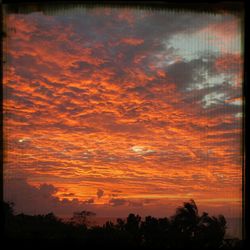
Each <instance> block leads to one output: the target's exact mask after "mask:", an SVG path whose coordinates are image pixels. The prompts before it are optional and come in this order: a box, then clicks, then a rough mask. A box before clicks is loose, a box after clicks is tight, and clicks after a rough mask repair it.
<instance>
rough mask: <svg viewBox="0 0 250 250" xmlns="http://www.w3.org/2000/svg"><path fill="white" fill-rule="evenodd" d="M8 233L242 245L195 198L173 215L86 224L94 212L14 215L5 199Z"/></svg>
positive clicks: (94, 243) (83, 241)
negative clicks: (67, 217)
mask: <svg viewBox="0 0 250 250" xmlns="http://www.w3.org/2000/svg"><path fill="white" fill-rule="evenodd" d="M3 211H4V217H5V222H6V223H5V235H6V236H7V237H8V238H11V239H43V240H44V239H62V240H66V239H67V240H73V242H74V243H75V244H76V242H77V244H80V245H81V246H82V247H83V248H84V247H91V248H92V249H94V248H100V247H102V248H117V249H120V248H125V249H129V248H144V249H169V248H187V249H188V248H191V249H192V248H224V249H231V248H234V247H236V246H241V245H242V241H240V240H238V239H224V235H225V231H226V219H225V217H224V216H223V215H219V216H218V217H215V216H212V217H211V216H209V215H208V213H203V214H202V215H201V216H199V213H198V208H197V206H196V204H195V202H194V200H190V201H189V202H185V203H184V204H183V206H181V207H179V208H177V209H176V213H175V214H174V215H173V216H172V217H171V218H170V219H168V218H155V217H152V216H147V217H146V218H145V220H144V221H142V219H141V217H140V216H139V215H135V214H129V215H128V217H127V218H126V220H123V219H117V222H116V223H113V222H111V221H107V222H106V223H105V224H104V225H103V226H102V227H100V226H95V227H87V218H88V217H89V216H93V215H94V213H92V212H89V211H81V212H75V213H74V214H73V217H72V218H71V220H70V221H69V222H63V221H62V220H61V219H59V218H57V217H56V216H55V215H54V214H53V213H49V214H46V215H33V216H31V215H25V214H17V215H14V210H13V204H11V203H3Z"/></svg>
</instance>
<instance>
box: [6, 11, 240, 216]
mask: <svg viewBox="0 0 250 250" xmlns="http://www.w3.org/2000/svg"><path fill="white" fill-rule="evenodd" d="M5 26H6V33H7V38H6V39H5V41H4V56H5V60H6V63H5V65H4V67H5V68H4V79H3V84H4V140H5V151H4V154H5V155H4V197H5V200H9V201H14V202H15V204H16V207H15V208H16V210H17V211H18V212H25V213H31V214H34V213H47V212H51V211H52V212H54V213H55V214H56V215H59V216H70V215H71V214H72V213H73V212H74V211H79V210H90V211H93V212H96V213H97V215H98V216H126V215H127V214H128V213H129V212H134V213H139V214H140V215H142V216H145V215H149V214H150V215H154V216H169V215H172V214H173V213H174V210H175V208H176V207H177V206H180V205H182V203H183V202H184V201H188V200H189V199H190V198H193V199H194V200H195V201H196V203H197V205H198V207H199V208H200V212H202V211H208V212H209V213H211V214H215V215H216V214H219V213H222V214H224V215H225V216H230V217H239V216H240V214H241V204H242V199H241V196H242V193H241V188H242V141H241V140H242V131H241V130H242V71H243V58H242V55H243V47H242V46H243V45H242V37H241V36H242V27H241V19H240V18H239V17H238V16H236V15H232V14H230V13H227V12H223V13H217V14H216V13H205V12H202V13H199V12H191V11H180V12H175V11H173V10H169V11H168V10H159V11H150V10H140V9H133V8H109V7H106V8H102V7H96V8H78V9H75V10H68V11H64V12H60V11H58V12H56V13H54V14H43V13H42V12H33V13H30V14H6V16H5Z"/></svg>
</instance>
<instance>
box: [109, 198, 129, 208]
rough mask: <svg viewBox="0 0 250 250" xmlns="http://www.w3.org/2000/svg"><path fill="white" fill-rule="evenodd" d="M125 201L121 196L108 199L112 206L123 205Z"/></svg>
mask: <svg viewBox="0 0 250 250" xmlns="http://www.w3.org/2000/svg"><path fill="white" fill-rule="evenodd" d="M126 203H127V201H126V200H125V199H121V198H117V199H115V198H112V199H110V200H109V204H110V205H111V206H113V207H117V206H122V205H125V204H126Z"/></svg>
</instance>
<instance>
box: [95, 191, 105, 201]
mask: <svg viewBox="0 0 250 250" xmlns="http://www.w3.org/2000/svg"><path fill="white" fill-rule="evenodd" d="M96 195H97V197H98V199H100V198H101V197H102V196H103V195H104V191H103V190H102V189H98V190H97V192H96Z"/></svg>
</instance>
